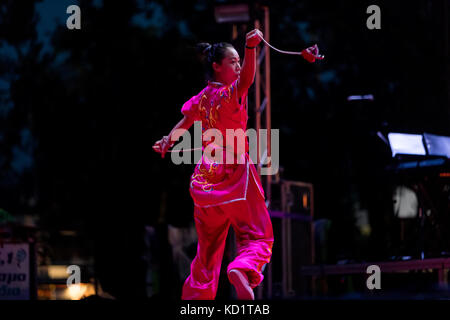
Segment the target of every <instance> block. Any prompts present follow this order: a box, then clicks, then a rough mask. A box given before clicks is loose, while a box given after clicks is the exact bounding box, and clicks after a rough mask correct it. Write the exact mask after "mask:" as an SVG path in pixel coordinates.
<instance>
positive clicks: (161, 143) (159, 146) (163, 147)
mask: <svg viewBox="0 0 450 320" xmlns="http://www.w3.org/2000/svg"><path fill="white" fill-rule="evenodd" d="M170 147H171V145H170V141H169V137H168V136H164V137H162V139H161V140H158V141H156V142H155V144H154V145H153V150H155V151H156V152H159V153H161V158H164V156H165V155H166V152H167V150H169V148H170Z"/></svg>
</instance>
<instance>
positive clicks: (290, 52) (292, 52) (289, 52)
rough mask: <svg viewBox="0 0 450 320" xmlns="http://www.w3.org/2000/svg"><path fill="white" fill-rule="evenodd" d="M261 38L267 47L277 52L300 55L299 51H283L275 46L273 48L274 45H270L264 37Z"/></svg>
mask: <svg viewBox="0 0 450 320" xmlns="http://www.w3.org/2000/svg"><path fill="white" fill-rule="evenodd" d="M261 39H262V41H264V43H265V44H267V45H268V46H269V47H271V48H272V49H273V50H275V51H278V52H280V53H285V54H295V55H299V56H301V55H302V53H301V52H295V51H284V50H280V49H277V48H275V47H274V46H272V45H271V44H270V43H268V42H267V41H266V39H264V38H261Z"/></svg>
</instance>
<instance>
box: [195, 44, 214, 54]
mask: <svg viewBox="0 0 450 320" xmlns="http://www.w3.org/2000/svg"><path fill="white" fill-rule="evenodd" d="M211 47H212V46H211V45H210V44H209V43H207V42H201V43H199V44H197V52H198V53H200V54H202V55H207V54H208V51H209V50H211Z"/></svg>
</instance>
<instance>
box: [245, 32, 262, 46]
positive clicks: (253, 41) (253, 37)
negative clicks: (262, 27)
mask: <svg viewBox="0 0 450 320" xmlns="http://www.w3.org/2000/svg"><path fill="white" fill-rule="evenodd" d="M262 38H263V33H262V32H261V31H259V30H258V29H253V30H252V31H250V32H249V33H247V37H246V39H245V45H246V46H248V47H256V46H257V45H258V44H259V43H260V42H261V39H262Z"/></svg>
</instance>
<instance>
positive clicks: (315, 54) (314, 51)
mask: <svg viewBox="0 0 450 320" xmlns="http://www.w3.org/2000/svg"><path fill="white" fill-rule="evenodd" d="M302 57H303V58H305V60H306V61H308V62H311V63H313V62H314V61H316V59H319V60H322V59H323V58H324V56H322V55H320V54H319V47H318V46H317V44H315V45H313V46H312V47H309V48H307V49H304V50H303V51H302Z"/></svg>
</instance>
